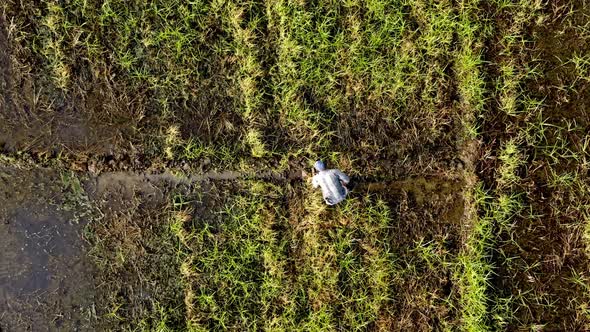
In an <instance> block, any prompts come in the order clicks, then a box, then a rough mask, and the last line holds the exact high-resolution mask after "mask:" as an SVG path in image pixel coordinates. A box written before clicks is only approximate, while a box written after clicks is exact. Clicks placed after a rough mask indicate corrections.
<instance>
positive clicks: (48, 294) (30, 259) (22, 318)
mask: <svg viewBox="0 0 590 332" xmlns="http://www.w3.org/2000/svg"><path fill="white" fill-rule="evenodd" d="M59 184H60V179H59V177H58V175H57V174H55V173H54V172H51V171H42V170H33V171H30V170H26V171H25V170H15V169H9V168H8V169H7V168H0V238H1V239H2V241H0V330H1V331H56V330H58V331H90V330H93V323H94V322H95V317H94V312H95V308H94V293H93V290H94V283H93V279H92V275H93V274H92V268H91V266H90V264H88V259H87V256H86V254H85V252H86V250H85V246H84V241H83V239H82V232H83V227H84V222H81V223H78V224H76V223H71V222H70V221H71V220H72V216H71V215H70V214H69V213H68V212H65V211H63V210H62V209H61V208H60V200H61V199H62V197H61V195H62V193H61V188H60V185H59Z"/></svg>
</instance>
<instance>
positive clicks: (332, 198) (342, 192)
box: [311, 160, 350, 205]
mask: <svg viewBox="0 0 590 332" xmlns="http://www.w3.org/2000/svg"><path fill="white" fill-rule="evenodd" d="M314 168H315V169H316V171H317V172H318V173H317V174H316V175H314V176H313V177H312V179H311V185H312V186H313V187H314V188H318V187H320V188H322V194H323V195H324V201H326V204H328V205H336V204H338V203H340V202H342V201H343V200H344V199H345V198H346V195H347V194H348V188H346V185H348V183H350V178H349V177H348V176H347V175H346V174H344V173H342V172H341V171H340V170H339V169H326V165H325V164H324V162H322V161H321V160H318V161H316V162H315V164H314Z"/></svg>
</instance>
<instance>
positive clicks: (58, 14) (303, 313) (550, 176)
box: [0, 0, 590, 331]
mask: <svg viewBox="0 0 590 332" xmlns="http://www.w3.org/2000/svg"><path fill="white" fill-rule="evenodd" d="M574 7H575V4H572V6H571V8H570V7H567V6H566V7H559V8H558V7H554V6H552V5H551V4H549V3H544V2H542V1H536V0H517V1H509V0H494V1H479V0H460V1H451V0H433V1H430V0H370V1H359V0H346V1H335V0H330V1H323V2H322V1H306V0H300V1H299V0H270V1H266V2H263V1H250V0H240V1H229V2H227V1H217V0H215V1H205V0H198V1H191V2H184V1H180V0H151V1H141V0H133V1H123V0H106V1H101V2H99V1H88V0H72V1H50V2H42V3H41V2H40V3H35V4H28V3H27V4H25V3H22V2H21V1H17V0H7V1H5V2H4V3H2V4H0V11H1V12H0V13H1V15H2V16H3V17H6V18H8V20H6V21H7V24H6V32H7V33H6V35H7V37H8V44H9V45H8V46H9V47H8V49H9V52H8V53H6V54H7V55H9V58H10V70H9V73H10V77H11V80H12V81H11V84H10V86H9V88H8V89H7V91H3V92H2V93H3V95H2V96H1V97H6V98H3V100H7V101H10V103H9V104H10V106H11V108H10V109H9V110H10V112H8V111H7V112H3V113H2V114H0V129H1V130H2V132H6V133H9V134H8V135H7V136H9V137H8V138H10V140H9V139H8V138H4V137H0V139H1V140H2V141H0V147H2V148H4V146H5V145H6V146H7V150H8V147H9V146H10V149H11V150H14V151H15V152H14V153H12V152H11V153H12V154H11V153H6V156H5V155H4V152H3V154H0V158H2V160H8V163H12V162H13V160H14V159H11V158H16V159H19V158H20V159H25V158H29V157H30V158H31V160H32V162H33V163H40V164H44V165H45V164H50V165H52V166H53V167H55V166H56V165H58V166H59V167H62V168H64V169H67V170H68V171H67V172H64V173H63V174H64V176H63V178H62V182H63V188H64V192H67V195H65V197H66V202H64V204H63V207H64V208H66V209H70V210H72V211H74V212H76V213H77V217H76V219H79V218H87V217H88V216H89V214H90V212H86V211H93V213H98V214H100V213H99V212H98V211H95V210H93V208H92V207H90V205H91V203H90V198H89V197H88V195H86V194H85V192H84V190H83V188H82V185H81V182H80V181H79V180H78V178H77V177H76V175H75V174H74V173H71V172H69V171H70V170H72V169H76V170H80V169H87V168H88V165H90V164H92V162H99V163H100V162H102V163H103V164H99V169H100V170H119V168H122V169H127V167H128V166H129V165H128V164H130V163H131V162H127V161H126V160H131V161H137V160H139V161H138V163H139V165H138V164H133V165H134V166H130V168H132V169H133V168H134V167H136V168H137V169H138V170H139V169H150V170H157V171H170V172H172V173H175V174H178V173H195V172H201V171H203V172H204V171H207V170H209V169H216V170H219V171H222V170H238V171H243V172H245V173H248V174H253V173H254V171H274V172H283V171H285V172H286V171H293V170H294V171H300V170H301V168H302V167H308V166H309V165H310V163H312V162H313V161H314V160H315V159H317V158H323V159H325V160H326V161H328V163H329V165H331V166H334V167H339V168H341V169H343V170H344V171H346V172H347V173H349V174H351V175H361V176H362V177H363V178H362V179H365V180H366V181H369V182H370V181H383V183H381V184H382V185H383V188H384V190H382V191H378V192H372V191H369V190H367V191H364V189H363V191H359V192H355V194H354V195H353V196H352V197H351V198H350V199H349V200H347V201H346V202H344V203H343V204H341V205H340V206H338V207H336V208H333V209H332V208H327V207H326V206H324V204H323V202H322V201H321V197H319V196H318V193H317V192H313V191H312V190H311V189H310V188H308V187H309V186H305V187H304V186H303V184H301V183H287V182H286V181H281V180H276V181H274V180H273V181H267V182H256V181H246V182H240V181H232V182H231V183H230V184H227V183H221V182H216V181H212V183H203V184H200V187H199V186H197V188H184V187H183V188H176V189H175V191H174V193H175V194H176V196H174V198H173V200H172V203H170V204H171V205H170V206H168V209H163V207H162V206H158V209H150V210H149V211H150V212H149V213H147V212H146V213H143V212H141V211H140V210H141V209H140V208H139V206H140V202H141V199H140V198H137V197H134V200H133V202H130V204H131V206H130V207H129V209H128V211H127V213H121V214H113V213H112V212H106V213H104V215H102V216H101V218H105V219H100V222H98V223H97V228H94V230H93V231H92V232H94V233H93V234H94V235H92V239H93V241H94V242H93V245H94V249H93V251H92V255H93V257H95V258H96V261H97V264H98V267H99V269H100V271H101V272H100V273H102V275H101V276H102V277H104V278H105V279H104V280H106V282H105V283H104V285H103V287H104V289H105V290H106V291H107V292H108V294H107V295H108V296H107V297H108V298H107V300H106V302H105V303H106V304H105V308H103V309H104V310H103V311H104V312H105V315H104V317H105V319H106V320H107V321H108V322H111V323H113V322H114V323H113V324H119V326H123V327H124V328H127V329H130V330H134V329H135V330H146V331H147V330H156V331H168V330H170V331H172V330H176V329H180V330H190V331H207V330H227V329H233V330H273V331H275V330H276V331H287V330H305V331H329V330H347V331H348V330H355V331H357V330H359V331H360V330H384V331H385V330H432V329H436V330H457V329H460V330H467V331H492V330H502V329H518V328H521V329H538V328H540V327H541V326H546V328H547V329H562V330H567V329H572V330H575V329H584V328H587V327H588V323H587V322H588V321H589V318H588V312H589V310H588V308H587V299H588V298H590V294H589V293H588V280H590V277H589V276H588V275H586V274H585V272H584V271H586V270H587V264H586V265H584V263H580V262H583V261H584V259H587V257H588V254H589V252H590V250H589V249H588V248H590V227H589V226H588V225H589V222H590V220H589V218H590V217H589V216H590V210H589V206H590V203H589V201H588V197H590V191H589V188H590V185H589V183H588V176H587V175H588V167H589V162H588V160H589V157H590V136H589V135H588V121H587V119H586V117H587V116H586V115H587V111H586V110H581V109H579V108H578V107H577V106H576V105H582V104H584V101H586V100H585V99H584V98H585V94H586V93H587V87H588V84H589V81H590V80H589V77H588V75H589V72H590V60H589V55H588V50H587V49H585V48H584V46H583V45H585V44H583V43H579V45H578V46H575V47H577V48H576V49H570V48H572V47H573V48H575V47H574V46H572V45H570V43H568V40H567V39H568V38H569V37H571V36H573V32H575V33H576V35H577V36H578V37H576V38H579V39H580V40H587V38H588V36H589V34H588V31H589V30H588V22H586V21H587V19H586V21H584V19H583V18H582V19H580V17H584V15H587V11H584V9H583V8H577V9H575V10H574ZM561 21H563V22H567V24H566V23H563V24H561V23H556V22H561ZM548 27H549V28H548ZM544 29H548V30H547V31H545V30H544ZM572 31H573V32H572ZM551 34H554V36H553V37H551V36H550V35H551ZM561 36H566V37H568V38H566V37H563V38H562V37H561ZM534 38H541V39H534ZM572 38H573V37H572ZM553 39H560V40H564V44H563V45H561V44H559V45H557V44H555V45H553V44H552V43H555V41H554V40H553ZM544 42H547V43H548V45H544ZM0 52H3V50H0ZM552 52H553V53H552ZM2 55H3V53H1V54H0V60H2V58H1V56H2ZM0 74H2V75H4V74H3V73H0ZM2 78H3V76H2ZM541 87H542V88H541ZM577 100H579V103H577V104H576V102H575V101H577ZM7 103H8V102H7ZM7 109H8V108H7ZM13 111H14V112H13ZM14 114H18V115H19V116H14ZM21 116H22V117H21ZM25 118H26V121H24V122H26V123H25V125H22V123H19V120H20V119H25ZM13 133H14V134H13ZM80 133H81V134H80ZM70 135H71V136H70ZM11 140H15V143H13V142H12V141H11ZM5 141H6V142H5ZM13 144H14V147H13V146H12V145H13ZM27 156H28V157H27ZM110 159H116V160H113V161H116V162H115V164H114V165H111V164H108V162H107V160H110ZM121 165H123V166H121ZM418 179H423V180H424V181H420V180H418ZM398 180H403V181H402V182H403V183H404V184H403V185H398V186H395V185H394V186H392V187H388V183H391V182H392V181H398ZM295 182H296V181H295ZM361 182H362V181H361ZM424 182H426V184H425V183H424ZM455 183H459V184H455ZM445 186H447V187H445ZM448 186H451V187H452V189H451V190H450V189H448ZM433 187H434V189H433ZM445 188H446V189H445ZM163 191H165V190H163ZM449 191H452V192H449ZM166 194H169V193H168V192H167V193H166ZM135 199H137V200H135ZM148 205H149V204H148ZM156 210H157V211H156ZM80 211H82V212H80ZM119 218H120V220H121V224H117V222H116V221H117V220H119ZM148 221H153V222H154V224H150V223H148ZM117 225H118V226H120V228H117V227H116V226H117ZM142 232H143V233H142ZM138 234H141V235H138ZM146 248H147V249H149V250H147V249H146ZM546 248H556V249H555V250H556V252H555V253H551V254H550V253H549V251H548V249H546ZM557 248H559V249H557ZM142 259H143V260H144V261H142V263H141V264H139V263H137V262H138V261H139V260H142ZM146 262H148V263H150V264H152V265H149V266H148V264H147V263H146ZM571 262H576V263H571ZM159 267H162V270H163V271H164V272H162V273H159V272H158V271H157V269H158V268H159ZM125 271H131V272H125ZM117 278H118V279H117ZM124 278H128V280H127V281H125V282H127V283H129V284H130V285H131V286H130V287H131V289H133V287H140V286H141V287H144V286H146V285H149V287H153V290H154V291H156V292H160V293H159V294H158V296H155V298H154V299H153V301H151V302H150V303H149V304H146V303H144V302H140V303H139V304H138V303H136V302H133V301H134V298H133V295H132V294H131V295H130V294H127V293H126V292H127V291H126V290H125V289H126V286H129V285H125V284H124V283H125V282H124V283H123V284H118V282H120V281H121V280H123V279H124ZM164 279H166V280H170V282H169V283H166V284H165V285H164V286H162V287H161V288H158V286H155V285H157V284H158V283H159V282H161V281H162V280H164ZM129 280H131V281H129ZM542 285H549V286H548V288H543V287H542ZM149 287H148V288H149ZM120 293H121V294H123V293H124V296H123V295H120Z"/></svg>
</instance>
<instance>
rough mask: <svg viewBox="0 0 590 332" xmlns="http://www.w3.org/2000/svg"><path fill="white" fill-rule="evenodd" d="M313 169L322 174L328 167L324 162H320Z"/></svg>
mask: <svg viewBox="0 0 590 332" xmlns="http://www.w3.org/2000/svg"><path fill="white" fill-rule="evenodd" d="M313 167H314V168H315V169H316V171H318V172H320V171H323V170H325V169H326V165H325V164H324V162H323V161H321V160H318V161H316V162H315V164H313Z"/></svg>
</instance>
